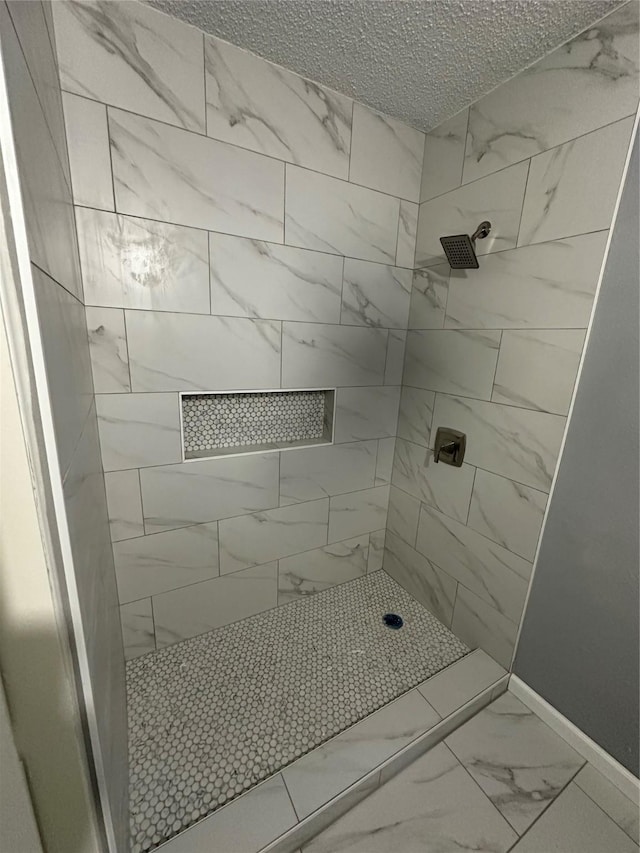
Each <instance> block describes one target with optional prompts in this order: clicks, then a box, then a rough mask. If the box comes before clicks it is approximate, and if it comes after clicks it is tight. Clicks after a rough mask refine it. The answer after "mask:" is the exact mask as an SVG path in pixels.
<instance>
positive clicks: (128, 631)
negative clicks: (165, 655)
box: [120, 598, 156, 660]
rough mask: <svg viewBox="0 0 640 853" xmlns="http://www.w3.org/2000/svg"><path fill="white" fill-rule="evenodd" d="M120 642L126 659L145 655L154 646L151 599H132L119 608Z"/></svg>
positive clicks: (151, 650)
mask: <svg viewBox="0 0 640 853" xmlns="http://www.w3.org/2000/svg"><path fill="white" fill-rule="evenodd" d="M120 622H121V624H122V642H123V645H124V656H125V658H126V659H127V660H132V659H133V658H137V657H140V655H146V654H147V652H153V651H155V648H156V642H155V634H154V627H153V612H152V610H151V599H150V598H144V599H142V601H132V602H131V603H130V604H123V605H122V607H121V608H120Z"/></svg>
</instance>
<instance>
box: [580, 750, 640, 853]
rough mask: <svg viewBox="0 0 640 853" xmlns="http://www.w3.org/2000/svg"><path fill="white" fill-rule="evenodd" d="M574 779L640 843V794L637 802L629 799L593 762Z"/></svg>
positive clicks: (621, 827)
mask: <svg viewBox="0 0 640 853" xmlns="http://www.w3.org/2000/svg"><path fill="white" fill-rule="evenodd" d="M573 781H574V782H575V784H576V785H577V786H578V787H579V788H582V790H583V791H584V793H585V794H586V795H587V796H588V797H590V798H591V799H592V800H593V801H594V803H596V805H598V806H600V808H601V809H602V810H603V811H604V812H606V814H608V815H609V817H610V818H611V819H612V820H614V821H615V822H616V823H617V824H618V826H619V827H620V829H623V830H624V831H625V832H626V833H627V835H628V836H630V838H632V839H633V841H635V843H636V844H640V825H639V824H640V796H639V797H636V800H635V802H633V801H632V800H630V799H628V797H626V796H625V795H624V794H623V793H622V791H620V790H619V789H618V788H616V786H615V785H614V784H613V783H611V782H610V781H609V780H608V779H606V778H605V777H604V776H603V775H602V773H600V772H599V771H598V770H596V769H595V767H594V766H593V765H592V764H587V765H585V766H584V767H583V768H582V770H581V771H580V772H579V773H578V775H577V776H576V777H575V779H574V780H573Z"/></svg>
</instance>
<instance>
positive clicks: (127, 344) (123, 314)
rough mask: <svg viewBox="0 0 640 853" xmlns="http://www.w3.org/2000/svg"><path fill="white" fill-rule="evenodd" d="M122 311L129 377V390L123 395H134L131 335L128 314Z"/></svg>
mask: <svg viewBox="0 0 640 853" xmlns="http://www.w3.org/2000/svg"><path fill="white" fill-rule="evenodd" d="M116 310H117V309H116ZM120 310H121V311H122V326H123V328H124V346H125V349H126V351H127V374H128V376H129V390H128V391H123V392H122V393H123V394H133V393H134V391H133V381H132V379H131V358H130V357H129V335H128V333H127V312H126V311H125V310H124V308H121V309H120ZM112 393H114V392H112ZM115 393H119V392H115ZM135 393H137V392H135ZM144 393H157V392H154V391H147V392H144Z"/></svg>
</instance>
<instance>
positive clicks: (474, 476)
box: [465, 468, 509, 550]
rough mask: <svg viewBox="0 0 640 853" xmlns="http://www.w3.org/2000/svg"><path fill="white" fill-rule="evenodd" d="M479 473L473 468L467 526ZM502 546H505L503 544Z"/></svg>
mask: <svg viewBox="0 0 640 853" xmlns="http://www.w3.org/2000/svg"><path fill="white" fill-rule="evenodd" d="M477 473H478V469H477V468H474V469H473V483H471V491H470V492H469V506H468V508H467V520H466V521H465V526H467V525H468V524H469V515H470V514H471V503H472V501H473V490H474V489H475V487H476V475H477ZM471 529H472V530H473V528H471ZM496 544H500V543H496ZM502 547H504V546H502ZM506 550H509V549H508V548H507V549H506Z"/></svg>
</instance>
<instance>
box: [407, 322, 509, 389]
mask: <svg viewBox="0 0 640 853" xmlns="http://www.w3.org/2000/svg"><path fill="white" fill-rule="evenodd" d="M500 336H501V334H500V332H498V331H495V332H484V331H466V330H464V331H456V330H453V329H429V330H427V331H410V332H409V333H408V335H407V354H406V356H405V366H404V378H403V382H405V383H406V384H407V385H411V386H413V387H414V388H425V389H426V390H428V391H442V392H444V393H445V394H461V395H462V396H464V397H474V398H476V399H481V400H489V399H491V390H492V387H493V377H494V375H495V371H496V361H497V359H498V348H499V346H500Z"/></svg>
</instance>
